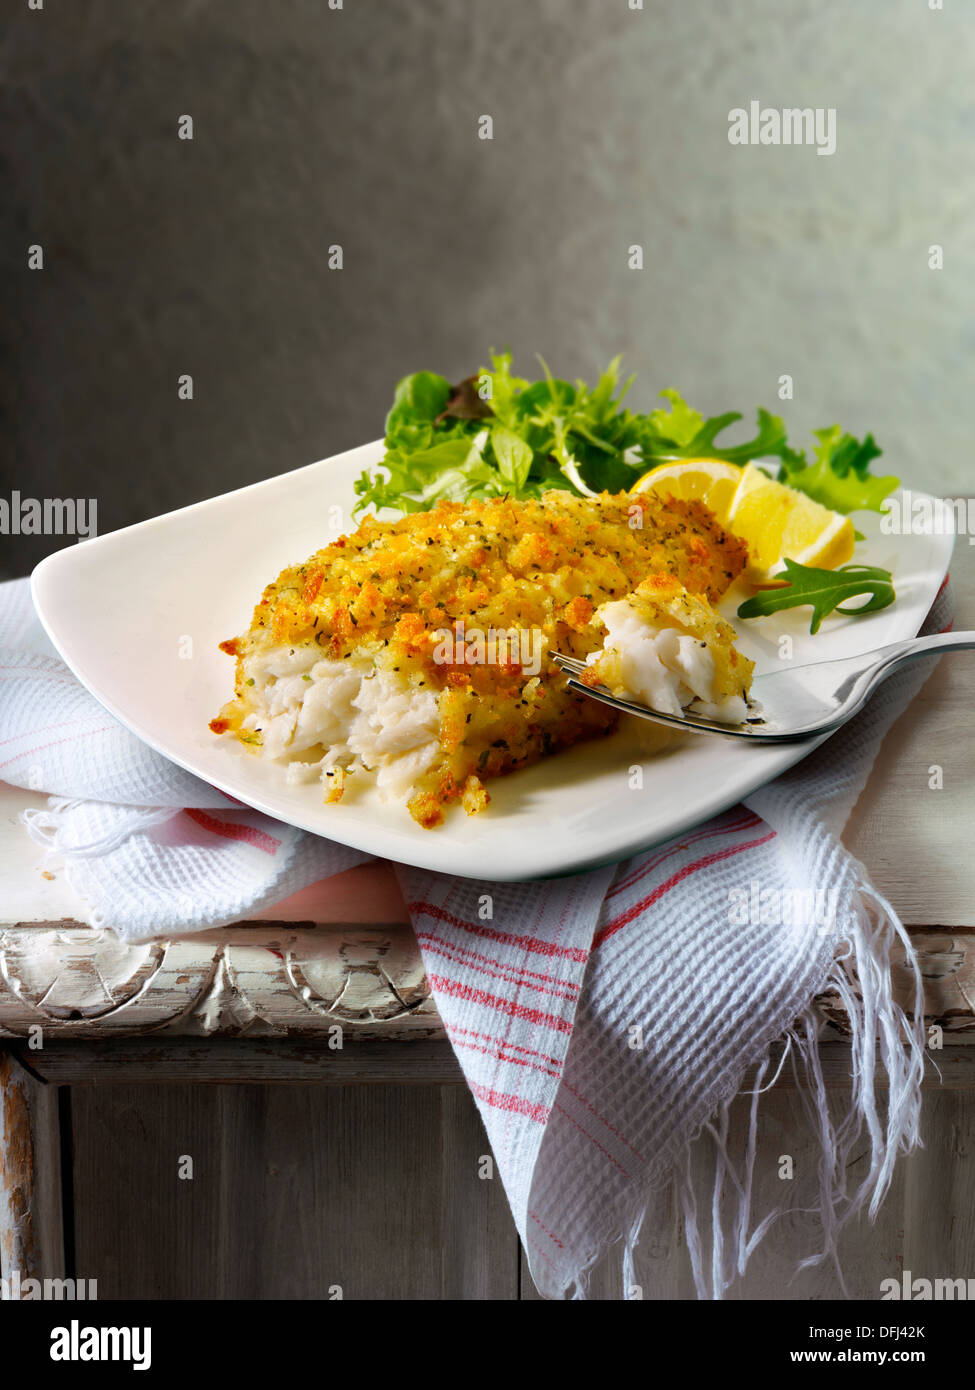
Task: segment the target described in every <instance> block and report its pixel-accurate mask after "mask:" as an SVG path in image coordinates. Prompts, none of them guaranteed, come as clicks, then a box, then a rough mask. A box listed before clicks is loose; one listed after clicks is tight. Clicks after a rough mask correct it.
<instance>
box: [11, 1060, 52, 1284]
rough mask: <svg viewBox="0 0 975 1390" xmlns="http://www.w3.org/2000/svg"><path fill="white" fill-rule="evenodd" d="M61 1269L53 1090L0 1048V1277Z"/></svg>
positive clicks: (42, 1275)
mask: <svg viewBox="0 0 975 1390" xmlns="http://www.w3.org/2000/svg"><path fill="white" fill-rule="evenodd" d="M64 1273H65V1260H64V1238H63V1223H62V1211H61V1143H60V1131H59V1125H58V1094H57V1089H56V1087H54V1086H48V1085H45V1084H44V1083H43V1081H41V1079H40V1078H38V1077H37V1076H36V1075H35V1074H34V1073H33V1071H32V1069H31V1068H30V1066H29V1065H24V1064H23V1063H22V1062H21V1061H20V1060H18V1059H17V1058H16V1057H14V1056H13V1055H12V1054H11V1053H6V1052H0V1277H2V1278H3V1279H4V1280H6V1281H7V1287H8V1288H9V1287H10V1280H11V1278H13V1277H19V1279H20V1280H21V1282H23V1281H24V1280H26V1279H41V1280H43V1279H61V1278H63V1277H64Z"/></svg>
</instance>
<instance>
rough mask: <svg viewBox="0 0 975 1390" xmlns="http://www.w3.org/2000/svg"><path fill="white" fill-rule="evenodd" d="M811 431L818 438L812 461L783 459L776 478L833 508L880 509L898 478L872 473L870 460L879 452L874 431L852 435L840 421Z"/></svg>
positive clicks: (845, 509) (837, 510) (836, 510)
mask: <svg viewBox="0 0 975 1390" xmlns="http://www.w3.org/2000/svg"><path fill="white" fill-rule="evenodd" d="M813 434H815V436H816V438H817V439H818V440H819V445H818V447H817V448H816V450H815V461H814V462H813V463H811V464H807V463H806V460H805V457H804V456H802V457H801V458H799V459H797V460H796V461H795V462H792V461H788V462H786V463H785V464H784V467H783V468H782V470H781V472H780V474H779V481H780V482H783V483H788V485H789V486H790V487H794V488H798V489H799V491H800V492H807V493H808V494H809V496H810V497H813V498H815V500H816V501H817V502H822V504H823V506H824V507H830V508H831V509H832V510H833V511H834V512H856V511H874V512H880V511H883V506H882V505H881V504H882V503H883V500H884V498H885V497H886V496H887V494H888V493H890V492H893V490H894V488H895V487H896V486H897V484H898V482H899V481H900V480H899V479H898V478H894V477H886V478H878V477H874V476H872V475H871V473H870V462H871V460H872V459H875V458H879V457H880V453H881V450H880V449H878V448H877V445H876V443H875V442H874V438H873V435H872V434H868V435H865V436H864V438H863V439H862V440H859V439H855V438H854V436H853V435H852V434H847V433H846V432H845V431H844V430H842V429H841V428H840V426H839V425H831V426H830V427H829V428H828V429H824V430H813Z"/></svg>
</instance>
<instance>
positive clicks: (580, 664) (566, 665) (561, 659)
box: [549, 652, 586, 671]
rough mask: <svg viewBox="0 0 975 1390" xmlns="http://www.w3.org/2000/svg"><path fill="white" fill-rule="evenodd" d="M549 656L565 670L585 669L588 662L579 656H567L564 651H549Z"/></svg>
mask: <svg viewBox="0 0 975 1390" xmlns="http://www.w3.org/2000/svg"><path fill="white" fill-rule="evenodd" d="M549 656H550V657H551V658H552V660H553V661H554V662H555V664H556V666H558V667H559V668H560V669H561V670H563V671H585V669H586V663H585V662H584V661H580V660H579V658H578V657H577V656H565V655H563V653H562V652H549Z"/></svg>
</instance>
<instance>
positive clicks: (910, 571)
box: [32, 442, 953, 880]
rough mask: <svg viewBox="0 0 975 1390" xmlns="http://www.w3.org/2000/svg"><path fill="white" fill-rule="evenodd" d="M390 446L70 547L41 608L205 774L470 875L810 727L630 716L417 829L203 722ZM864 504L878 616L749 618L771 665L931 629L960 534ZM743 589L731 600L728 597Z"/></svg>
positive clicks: (756, 772) (762, 758)
mask: <svg viewBox="0 0 975 1390" xmlns="http://www.w3.org/2000/svg"><path fill="white" fill-rule="evenodd" d="M382 454H383V446H382V443H381V442H376V443H374V444H366V445H363V446H362V447H361V448H358V449H352V450H350V451H349V452H348V453H345V454H339V455H337V456H336V457H335V458H331V459H325V460H323V461H322V462H321V463H314V464H311V465H310V466H309V467H307V468H301V469H298V470H297V472H294V473H286V474H284V475H283V476H281V477H277V478H270V479H268V481H266V482H263V483H257V484H255V485H254V486H252V487H247V488H242V489H240V490H239V491H237V492H231V493H228V494H227V495H226V496H223V497H215V498H212V499H211V500H210V501H208V502H200V503H198V504H197V505H195V506H192V507H186V508H184V509H183V510H182V511H178V512H170V513H169V514H168V515H167V516H160V517H156V518H155V519H154V520H152V521H146V522H142V523H141V524H140V525H138V526H131V527H128V528H127V529H125V530H123V531H115V532H113V533H111V534H109V535H106V536H99V537H98V538H97V539H94V540H90V541H85V542H83V543H81V544H79V545H76V546H74V547H72V548H69V549H64V550H60V551H58V552H57V553H56V554H54V555H51V556H49V557H48V558H47V559H46V560H44V561H43V562H42V563H41V564H40V565H39V566H38V567H37V569H36V570H35V571H34V575H33V580H32V586H33V595H34V601H35V604H36V606H37V610H38V613H39V615H40V618H41V621H42V622H43V624H44V627H45V628H46V629H47V632H48V634H49V635H50V637H51V640H52V641H53V642H54V645H55V646H56V647H57V649H58V651H59V652H60V653H61V655H62V656H63V658H64V660H65V661H66V662H67V663H68V665H69V666H70V668H71V670H72V671H73V672H74V673H75V675H76V676H77V677H78V679H79V680H80V681H82V682H83V684H84V685H85V686H87V688H88V689H89V690H90V691H91V693H92V694H93V695H94V696H95V697H96V699H98V700H99V701H100V702H101V703H102V704H103V705H104V706H105V708H106V709H107V710H109V712H110V713H111V714H113V715H115V717H116V718H117V719H119V720H121V722H122V723H123V724H125V725H126V726H127V727H128V728H129V729H131V730H132V732H133V733H135V734H137V735H138V736H139V738H141V739H143V740H144V741H145V742H146V743H148V744H150V745H151V746H152V747H153V748H155V749H157V750H158V751H159V752H160V753H163V754H165V756H166V757H167V758H171V759H172V760H173V762H176V763H179V764H180V766H181V767H185V768H186V769H188V771H190V772H193V773H195V774H196V775H197V776H198V777H202V778H203V779H204V780H205V781H207V782H210V783H212V784H213V785H214V786H216V787H219V788H221V789H222V790H223V791H225V792H228V793H229V794H230V795H231V796H234V797H237V798H238V799H239V800H240V801H243V802H246V803H247V804H248V805H250V806H254V807H256V808H257V809H258V810H260V811H265V812H267V814H268V815H270V816H274V817H276V818H277V819H278V820H282V821H287V822H289V823H291V824H293V825H297V826H300V827H302V828H303V829H305V830H310V831H312V832H313V833H314V834H316V835H323V836H326V837H327V838H331V839H334V840H339V841H341V842H343V843H345V844H349V845H354V846H356V847H357V848H359V849H362V850H366V851H368V852H371V853H373V854H376V855H381V856H384V857H386V858H389V859H394V860H398V861H400V862H402V863H406V864H414V865H418V866H420V867H423V868H429V869H435V870H440V871H443V872H446V873H454V874H461V875H464V876H467V877H473V878H492V879H495V880H498V879H501V880H520V879H527V878H539V877H546V876H550V875H553V874H563V873H570V872H573V871H575V870H579V869H583V868H586V867H590V866H592V865H595V864H599V863H606V862H610V861H614V860H619V859H623V858H626V857H628V856H629V855H631V854H634V853H635V852H636V851H637V850H640V849H644V848H647V847H649V846H650V845H652V844H655V843H657V842H658V841H660V840H663V839H666V838H667V837H669V836H671V835H675V834H679V833H680V832H681V831H684V830H686V829H688V828H689V827H690V826H692V825H694V824H695V823H697V822H699V821H702V820H705V819H706V818H707V817H709V816H712V815H714V814H715V813H717V812H719V811H722V810H724V809H725V808H726V807H728V806H731V805H733V804H734V803H735V802H736V801H738V800H739V799H740V798H741V797H742V796H745V795H747V794H748V793H749V792H751V791H753V790H754V789H755V788H756V787H758V786H761V784H762V783H763V782H767V781H769V780H770V779H771V778H773V777H776V776H778V774H779V773H781V772H784V771H785V769H786V768H788V767H791V766H792V764H793V763H796V762H798V761H799V760H800V758H803V757H805V756H806V754H807V753H809V752H810V751H811V749H812V748H813V747H815V746H816V744H809V743H804V744H794V745H788V744H787V745H783V746H776V745H769V746H764V747H763V746H758V747H754V746H746V745H745V744H742V743H740V742H738V741H737V740H731V739H727V740H726V739H722V738H718V737H703V736H694V735H686V736H683V737H681V738H679V739H678V740H677V741H676V743H675V744H674V745H673V746H672V747H670V748H668V749H667V750H666V751H665V752H663V753H661V754H658V755H657V756H655V757H646V755H645V754H643V755H642V756H641V753H640V752H639V751H638V747H639V745H638V744H635V743H634V741H633V735H632V734H631V733H629V732H627V731H626V730H622V729H621V731H620V732H618V733H617V734H615V735H613V736H612V737H611V738H609V739H599V740H596V741H595V742H593V743H589V744H582V745H579V746H577V747H575V748H572V749H569V750H568V751H567V752H565V753H561V754H559V755H558V756H556V757H552V758H548V759H545V760H544V761H542V762H540V763H538V764H536V765H535V766H534V767H531V768H526V769H524V770H523V771H521V772H516V773H512V774H510V775H508V776H506V777H501V778H498V779H496V780H495V781H492V782H491V783H490V787H489V789H490V793H491V804H490V806H489V807H488V808H487V810H486V811H484V812H482V813H481V814H480V815H477V816H471V817H468V816H466V815H465V814H464V812H463V811H462V810H461V809H460V808H459V807H454V808H452V809H451V810H450V811H449V812H448V813H447V815H446V817H445V821H444V824H443V825H441V826H440V827H439V828H437V829H435V830H423V829H421V827H420V826H418V825H417V824H416V823H415V822H414V821H413V820H412V818H411V817H410V815H409V813H408V811H407V810H406V807H405V805H403V804H401V803H398V802H397V803H389V804H383V803H382V802H381V801H380V800H379V798H378V795H377V794H376V792H375V790H374V789H369V790H365V791H359V792H357V793H356V794H355V795H351V794H349V793H347V798H346V799H345V800H343V801H342V802H341V803H340V804H339V805H335V806H326V805H323V804H322V800H321V789H320V788H319V787H318V786H317V785H314V784H313V785H304V786H288V785H287V784H286V782H285V778H284V772H283V769H282V767H281V766H279V765H276V764H273V763H270V762H264V761H263V760H261V759H260V758H258V757H256V756H255V755H254V754H252V753H249V752H247V750H246V749H244V748H242V747H241V746H240V745H239V744H238V743H236V742H235V741H231V740H229V739H226V738H216V737H215V736H214V735H213V734H211V733H210V731H209V729H208V728H207V724H208V721H209V720H210V719H211V718H212V717H213V716H214V715H215V714H216V713H217V712H218V710H219V709H220V706H221V705H222V704H223V703H224V701H225V700H227V699H228V698H229V697H230V694H231V691H232V684H233V664H232V661H231V659H230V658H229V657H226V656H224V655H223V654H222V653H221V652H220V651H218V649H217V644H218V643H219V642H220V641H222V640H223V639H225V638H228V637H233V636H235V635H237V634H238V633H242V632H244V631H246V629H247V628H248V627H249V625H250V621H251V614H252V612H253V609H254V605H255V603H256V602H257V600H258V599H259V598H260V596H261V593H262V592H263V590H264V588H265V586H266V585H267V584H268V583H269V582H270V581H271V580H272V579H274V578H275V577H276V576H277V575H278V573H279V572H280V571H281V570H282V569H283V568H284V567H285V566H286V565H289V564H293V563H295V562H297V561H302V560H305V559H306V558H307V557H308V556H309V555H311V554H313V553H314V551H316V550H319V549H320V548H321V547H322V546H324V545H327V544H328V543H329V542H330V541H333V540H335V539H336V538H337V537H338V536H339V535H341V534H342V533H343V532H346V531H348V530H350V529H351V527H352V525H353V523H352V521H351V510H352V505H353V503H354V500H355V497H354V493H353V487H352V485H353V481H354V480H355V478H357V477H358V475H359V474H360V473H361V472H362V470H363V469H364V468H368V467H372V466H373V465H374V464H376V463H378V462H379V460H380V459H381V458H382ZM919 495H920V494H918V493H915V494H914V496H919ZM856 522H857V525H858V526H859V527H860V529H861V530H862V531H863V532H865V533H866V535H867V541H866V543H865V544H863V545H861V546H858V548H857V559H858V560H862V561H863V562H864V563H867V564H875V565H882V566H883V567H884V568H885V569H889V570H891V571H893V574H894V578H895V582H896V586H897V601H896V603H894V604H893V605H892V606H891V607H889V608H886V609H884V610H882V611H881V612H879V613H872V614H869V615H868V616H867V617H864V618H843V617H833V618H827V619H826V621H825V623H824V624H823V627H822V629H821V631H820V632H819V633H818V634H817V636H815V637H811V636H810V635H809V631H808V628H809V612H810V610H809V609H808V608H800V609H794V610H792V611H791V612H788V613H785V614H781V615H779V616H777V617H775V618H764V619H760V620H758V621H753V622H750V623H739V624H738V627H739V631H740V633H741V640H740V643H739V645H740V647H741V650H742V651H743V652H744V653H745V654H746V655H748V656H750V657H752V658H753V659H754V660H755V661H756V662H757V670H758V672H759V673H761V672H763V671H769V670H775V669H780V663H781V658H780V656H779V650H780V648H779V638H780V637H781V636H783V635H786V634H788V635H789V636H790V637H791V638H792V640H793V644H794V654H793V660H794V662H795V664H796V665H803V664H805V663H807V662H812V661H828V660H831V659H832V658H834V657H841V656H848V655H853V654H856V653H857V652H862V651H869V650H871V649H872V648H874V647H882V646H884V645H885V644H886V643H888V642H895V641H898V640H900V639H902V638H905V637H913V636H914V635H915V634H916V632H917V631H918V629H919V627H920V626H921V624H922V622H923V621H924V618H925V617H926V615H927V612H928V609H929V608H930V606H931V603H932V601H933V600H934V598H935V595H936V594H937V592H938V589H939V587H940V585H941V583H942V580H943V579H944V576H945V574H946V572H947V568H948V561H949V559H950V556H951V548H952V544H953V536H952V535H950V534H948V535H921V536H915V535H910V536H888V535H884V534H882V533H881V530H880V517H879V515H877V514H874V513H858V515H857V517H856ZM734 607H735V604H734V603H732V604H731V605H730V607H729V606H727V605H726V606H725V612H726V616H728V617H730V618H733V616H734ZM625 722H626V723H627V724H639V725H640V726H641V729H643V730H645V729H646V728H647V727H648V726H646V725H645V724H643V721H636V720H634V721H630V720H627V721H625ZM635 761H637V762H641V763H642V766H643V786H642V789H639V790H637V789H634V788H632V787H631V786H630V782H631V780H633V779H631V778H630V776H629V769H630V767H631V766H632V765H633V763H634V762H635Z"/></svg>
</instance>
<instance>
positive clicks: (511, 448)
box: [355, 352, 898, 514]
mask: <svg viewBox="0 0 975 1390" xmlns="http://www.w3.org/2000/svg"><path fill="white" fill-rule="evenodd" d="M539 360H540V361H541V359H539ZM620 360H621V359H620V358H619V357H614V358H613V360H612V362H610V363H609V365H608V367H607V368H606V370H605V371H604V372H603V373H602V374H601V375H600V377H599V379H598V381H597V382H596V385H595V386H588V385H587V384H586V382H584V381H576V382H575V383H572V382H568V381H563V380H561V379H560V378H558V377H554V376H553V375H552V373H551V372H550V371H549V368H548V366H547V365H546V363H545V362H544V361H542V363H541V365H542V372H543V375H542V376H541V378H539V379H538V380H536V381H528V380H527V379H525V378H523V377H519V376H516V375H515V374H514V372H513V370H512V357H511V353H510V352H503V353H492V354H491V358H490V361H491V365H490V367H487V368H482V369H481V370H480V372H478V373H476V374H475V375H474V376H472V377H468V378H466V379H465V380H464V381H461V382H460V383H458V384H457V385H451V383H450V382H449V381H448V380H447V378H446V377H443V376H440V375H438V374H437V373H436V372H428V371H422V372H414V373H413V374H412V375H410V376H408V377H404V378H403V380H402V381H401V382H400V383H399V384H398V386H397V387H396V391H395V394H394V396H393V403H392V406H391V407H390V410H389V414H388V415H387V417H386V441H385V442H386V455H385V457H384V459H383V461H382V464H381V465H380V466H379V467H378V468H377V469H376V470H374V471H373V472H371V473H370V472H368V471H367V472H364V473H363V474H362V476H361V477H360V479H359V480H358V482H357V483H356V485H355V486H356V493H357V495H358V502H357V504H356V508H355V510H356V513H357V514H358V513H362V512H364V511H365V510H366V509H367V508H369V507H370V506H373V507H375V508H376V509H377V510H380V509H382V508H384V507H391V508H396V509H398V510H400V511H404V512H413V511H422V510H425V509H427V508H429V507H432V506H434V505H435V504H436V503H437V502H438V501H439V500H441V498H447V499H449V500H451V501H457V502H466V501H468V500H470V499H471V498H487V497H500V496H504V495H507V496H509V497H513V498H516V499H522V498H526V497H537V496H539V495H540V494H541V493H542V492H544V491H546V490H547V489H549V488H564V489H567V490H569V491H572V492H578V493H582V494H583V495H589V496H595V495H597V494H598V493H600V492H611V493H615V492H623V491H626V490H627V489H629V488H630V487H632V485H633V483H634V482H636V480H637V478H639V477H640V476H641V475H642V474H643V473H646V472H647V471H648V470H649V469H650V468H653V467H654V466H655V465H656V464H658V463H662V462H664V461H665V460H667V459H680V458H716V459H723V460H725V461H726V462H728V463H734V464H738V465H744V464H746V463H748V462H749V461H750V460H752V459H778V460H779V475H778V476H779V480H780V481H781V482H785V483H788V484H789V486H790V487H795V488H798V489H799V490H800V491H802V492H806V493H808V494H809V496H811V497H814V498H815V499H816V500H817V501H819V502H822V503H823V504H824V505H825V506H827V507H831V508H833V510H835V511H839V512H852V511H857V510H860V509H871V510H875V511H880V510H882V508H881V503H882V502H883V500H884V498H885V497H886V496H887V494H888V493H889V492H891V491H892V490H893V489H894V488H895V487H896V486H897V482H898V480H897V479H896V478H892V477H874V476H873V475H871V473H870V462H871V460H872V459H874V458H876V457H877V456H878V455H879V454H880V450H879V449H878V447H877V445H876V443H875V442H874V439H873V436H872V435H869V434H868V435H866V437H865V438H864V439H863V440H858V439H856V438H855V437H854V436H853V435H851V434H848V433H845V432H844V431H842V430H841V429H840V427H839V426H838V425H833V426H831V427H829V428H827V429H822V430H816V431H815V434H816V437H817V439H818V441H819V443H818V445H817V446H816V448H815V450H814V455H813V459H812V461H811V462H810V461H809V459H808V458H807V457H806V454H805V451H804V450H802V449H796V448H793V447H792V446H791V445H790V444H789V442H788V439H787V436H786V428H785V424H784V422H783V421H782V419H781V418H780V417H779V416H778V415H773V414H771V412H769V411H767V410H763V409H759V410H758V413H757V417H756V433H755V435H754V436H753V437H752V438H751V439H749V440H747V441H746V442H745V443H743V444H732V445H727V444H722V443H720V442H719V436H721V435H723V433H724V431H725V430H726V429H727V428H728V427H729V426H730V425H733V424H735V423H736V422H737V421H739V420H740V419H742V416H741V413H740V412H739V411H728V412H726V413H725V414H722V415H714V416H711V417H710V418H708V419H705V417H704V416H703V415H701V414H700V412H699V411H697V410H695V409H693V407H691V406H690V405H688V403H687V402H686V401H685V400H684V399H683V397H682V396H681V395H680V394H679V392H677V391H675V390H673V389H672V388H668V389H667V390H664V391H662V392H661V396H662V397H663V398H664V399H665V401H666V402H667V404H666V406H659V407H657V408H656V409H654V410H651V411H650V412H649V413H647V414H635V413H632V412H631V411H630V410H628V409H626V408H625V407H624V406H623V404H622V402H623V398H624V397H625V395H626V393H627V391H628V389H629V387H630V385H631V383H632V380H633V378H632V377H630V378H629V379H627V380H626V381H624V382H622V383H621V381H620Z"/></svg>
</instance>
